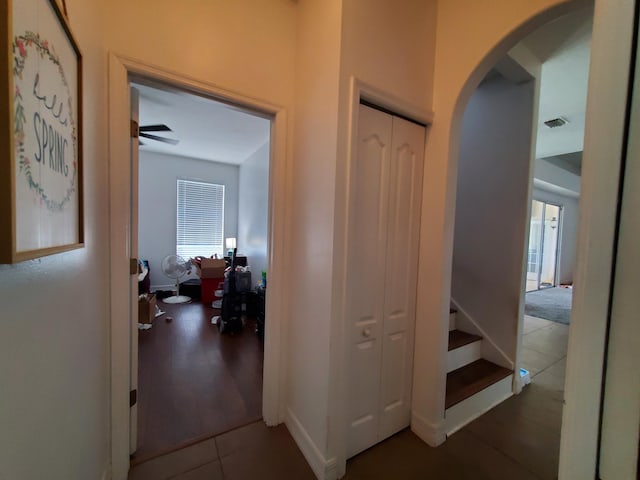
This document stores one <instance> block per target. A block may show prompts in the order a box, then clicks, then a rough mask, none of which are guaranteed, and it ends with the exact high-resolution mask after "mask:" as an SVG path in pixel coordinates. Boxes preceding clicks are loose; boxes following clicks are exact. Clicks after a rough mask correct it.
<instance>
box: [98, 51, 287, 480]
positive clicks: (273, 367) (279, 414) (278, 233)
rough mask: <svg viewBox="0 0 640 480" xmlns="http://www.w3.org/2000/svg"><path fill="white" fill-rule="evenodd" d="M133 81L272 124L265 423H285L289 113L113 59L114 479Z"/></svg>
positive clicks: (119, 475)
mask: <svg viewBox="0 0 640 480" xmlns="http://www.w3.org/2000/svg"><path fill="white" fill-rule="evenodd" d="M131 76H139V77H143V78H145V79H147V80H152V81H154V82H158V83H162V84H167V85H171V86H176V87H178V88H180V89H182V90H185V91H189V92H193V93H197V94H200V95H205V96H208V97H214V98H216V99H220V100H222V101H225V102H228V103H231V104H234V105H236V106H238V107H239V108H244V109H246V110H249V111H251V112H254V113H256V112H257V113H260V114H262V115H264V116H265V117H268V118H270V119H271V121H272V128H271V152H270V174H269V252H268V262H269V263H268V267H269V289H268V290H267V302H266V308H267V312H266V314H267V316H268V317H269V328H268V329H267V331H266V336H265V348H264V352H265V353H264V355H265V357H264V370H263V371H264V373H263V375H264V378H263V385H264V386H263V407H262V408H263V417H264V421H265V422H266V423H267V425H276V424H278V423H281V422H282V421H283V420H284V392H285V389H284V386H285V374H284V372H285V371H286V369H285V361H286V331H287V329H286V323H287V320H288V317H287V314H288V311H287V310H288V309H287V304H286V297H285V294H286V290H287V288H286V285H287V284H286V282H287V278H288V275H287V266H286V265H287V262H285V261H284V259H285V258H286V257H285V254H286V252H287V251H288V245H287V241H288V238H289V228H288V226H287V219H288V218H289V215H288V213H289V209H290V204H291V201H290V198H289V197H290V191H291V189H290V188H288V185H289V184H290V174H289V173H288V170H290V169H288V168H287V162H288V158H287V115H286V110H285V109H284V108H283V107H281V106H278V105H274V104H271V103H269V102H266V101H263V100H259V99H256V98H253V97H248V96H246V95H243V94H240V93H238V92H233V91H229V90H225V89H222V88H220V87H218V86H216V85H214V84H211V83H205V82H202V81H199V80H196V79H194V78H190V77H185V76H183V75H181V74H179V73H176V72H170V71H167V70H163V69H161V68H158V67H155V66H151V65H147V64H144V63H141V62H139V61H137V60H133V59H131V58H127V57H123V56H119V55H117V54H114V53H110V54H109V85H108V88H109V145H110V152H109V176H110V179H109V180H110V182H109V183H110V187H109V219H110V287H111V456H112V458H111V461H112V469H113V478H114V480H125V479H126V478H127V472H128V469H129V452H128V448H127V447H128V444H129V441H128V438H129V429H130V426H129V401H128V400H129V391H128V390H129V375H130V373H129V363H130V353H129V343H130V334H129V318H130V313H129V306H130V303H131V302H130V291H129V287H128V282H127V281H126V280H124V279H128V278H129V273H128V271H129V258H130V257H131V254H130V251H129V245H128V243H129V229H130V214H131V207H130V205H131V203H130V202H131V173H130V160H129V158H130V152H129V114H130V113H129V108H130V107H129V83H130V78H131Z"/></svg>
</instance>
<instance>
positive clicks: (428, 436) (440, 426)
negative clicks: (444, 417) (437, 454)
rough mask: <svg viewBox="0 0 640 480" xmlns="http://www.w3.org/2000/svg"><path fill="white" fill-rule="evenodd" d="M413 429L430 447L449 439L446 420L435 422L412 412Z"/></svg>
mask: <svg viewBox="0 0 640 480" xmlns="http://www.w3.org/2000/svg"><path fill="white" fill-rule="evenodd" d="M411 431H412V432H413V433H415V434H416V435H417V436H418V437H419V438H420V439H421V440H422V441H423V442H425V443H426V444H427V445H429V446H430V447H434V448H435V447H437V446H438V445H442V444H443V443H444V442H445V440H446V439H447V434H446V432H445V423H444V421H442V422H439V423H437V424H433V423H430V422H428V421H427V419H425V418H424V417H422V416H420V415H419V414H417V413H416V412H413V411H412V412H411Z"/></svg>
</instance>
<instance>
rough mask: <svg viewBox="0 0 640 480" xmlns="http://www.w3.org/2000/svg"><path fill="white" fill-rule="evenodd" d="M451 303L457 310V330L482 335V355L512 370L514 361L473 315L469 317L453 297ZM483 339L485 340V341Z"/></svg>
mask: <svg viewBox="0 0 640 480" xmlns="http://www.w3.org/2000/svg"><path fill="white" fill-rule="evenodd" d="M451 304H452V305H454V307H455V309H456V310H457V312H456V327H457V328H458V330H462V331H466V332H467V333H474V334H476V335H480V336H481V337H482V340H483V344H482V347H483V357H484V358H486V359H487V360H489V361H491V362H493V363H495V364H497V365H500V366H501V367H505V368H508V369H509V370H513V369H514V368H515V363H514V361H513V360H512V359H511V358H509V355H507V354H506V353H505V352H504V351H503V350H502V349H501V348H500V347H499V346H498V345H497V344H496V343H495V342H494V341H493V339H492V338H491V337H490V336H489V335H488V334H487V332H485V331H484V329H483V328H482V327H481V326H480V325H479V324H478V322H476V321H475V320H474V319H473V317H471V315H469V313H468V312H467V311H466V310H465V309H464V308H462V307H461V306H460V304H459V303H457V302H456V301H455V300H454V299H453V297H452V298H451ZM469 330H470V331H469ZM484 340H486V342H485V341H484Z"/></svg>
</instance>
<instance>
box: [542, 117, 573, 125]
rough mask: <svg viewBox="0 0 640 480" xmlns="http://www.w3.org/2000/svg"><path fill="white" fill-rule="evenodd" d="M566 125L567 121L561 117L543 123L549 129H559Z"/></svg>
mask: <svg viewBox="0 0 640 480" xmlns="http://www.w3.org/2000/svg"><path fill="white" fill-rule="evenodd" d="M567 123H569V121H568V120H567V119H566V118H562V117H558V118H553V119H551V120H547V121H546V122H544V124H545V125H546V126H547V127H549V128H557V127H561V126H563V125H566V124H567Z"/></svg>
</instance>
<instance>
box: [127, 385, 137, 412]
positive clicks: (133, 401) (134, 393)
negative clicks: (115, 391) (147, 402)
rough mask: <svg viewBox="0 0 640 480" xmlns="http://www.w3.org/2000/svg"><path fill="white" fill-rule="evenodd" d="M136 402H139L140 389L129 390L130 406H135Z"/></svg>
mask: <svg viewBox="0 0 640 480" xmlns="http://www.w3.org/2000/svg"><path fill="white" fill-rule="evenodd" d="M136 403H138V389H137V388H136V389H135V390H131V391H130V392H129V408H131V407H133V406H134V405H135V404H136Z"/></svg>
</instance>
